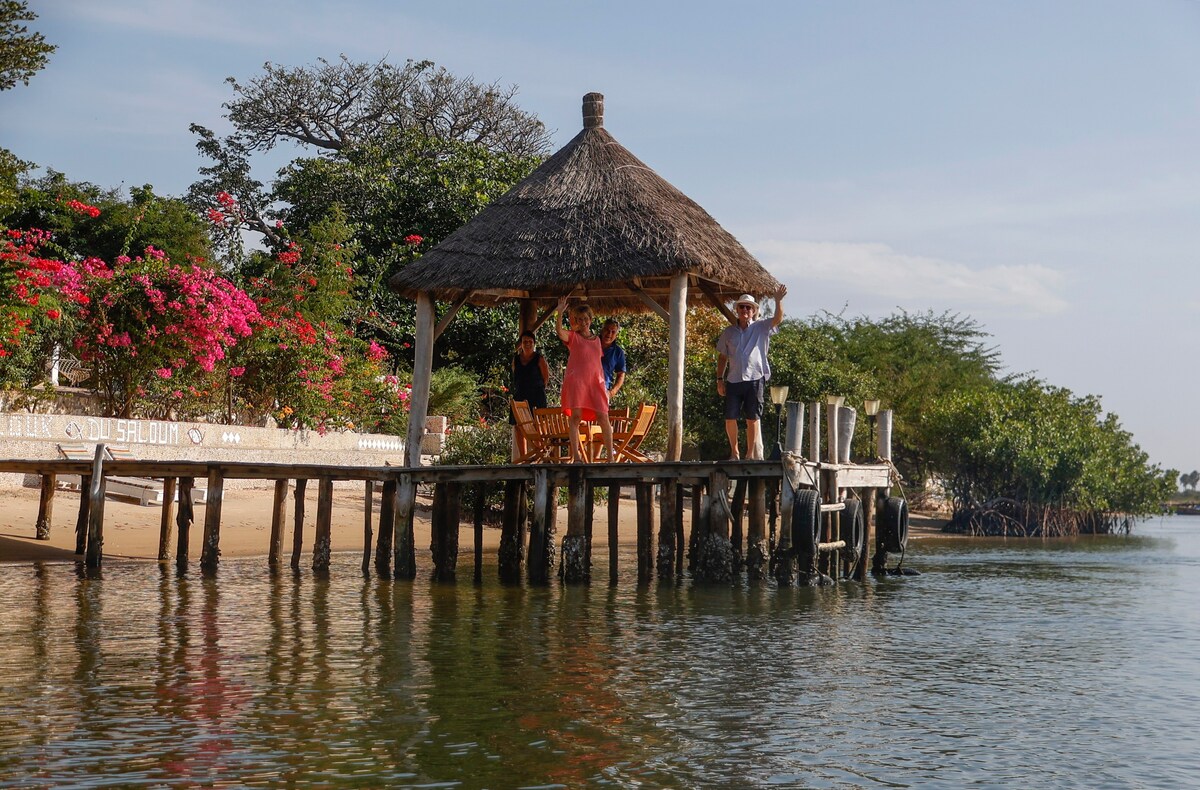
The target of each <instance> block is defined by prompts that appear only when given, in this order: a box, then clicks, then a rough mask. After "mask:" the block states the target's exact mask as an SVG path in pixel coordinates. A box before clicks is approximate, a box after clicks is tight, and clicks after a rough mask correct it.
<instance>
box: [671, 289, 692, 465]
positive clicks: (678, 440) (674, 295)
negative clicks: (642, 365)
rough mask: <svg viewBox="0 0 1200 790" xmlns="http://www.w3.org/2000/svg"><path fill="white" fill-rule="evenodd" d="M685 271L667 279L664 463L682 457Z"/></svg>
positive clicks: (685, 340)
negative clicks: (669, 301) (668, 306)
mask: <svg viewBox="0 0 1200 790" xmlns="http://www.w3.org/2000/svg"><path fill="white" fill-rule="evenodd" d="M687 290H688V276H687V272H679V273H678V274H676V275H674V276H672V277H671V304H670V311H671V316H670V330H671V331H670V347H669V348H668V351H667V370H668V376H669V378H668V380H667V460H668V461H678V460H679V459H680V458H682V457H683V354H684V350H685V349H684V345H685V344H686V343H687V333H686V329H687Z"/></svg>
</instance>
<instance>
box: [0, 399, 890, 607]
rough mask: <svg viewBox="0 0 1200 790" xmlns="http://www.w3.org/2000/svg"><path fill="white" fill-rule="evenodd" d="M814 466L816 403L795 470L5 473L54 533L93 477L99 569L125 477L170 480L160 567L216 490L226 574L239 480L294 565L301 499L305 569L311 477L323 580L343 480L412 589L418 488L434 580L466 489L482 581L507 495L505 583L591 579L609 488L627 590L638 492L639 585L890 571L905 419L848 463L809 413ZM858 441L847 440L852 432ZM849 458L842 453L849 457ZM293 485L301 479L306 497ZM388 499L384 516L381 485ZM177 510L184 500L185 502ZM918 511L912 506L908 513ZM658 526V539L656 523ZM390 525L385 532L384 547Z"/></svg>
mask: <svg viewBox="0 0 1200 790" xmlns="http://www.w3.org/2000/svg"><path fill="white" fill-rule="evenodd" d="M809 411H810V413H809V423H808V425H809V456H810V457H812V458H818V457H821V456H822V452H821V451H822V449H823V450H824V454H823V455H824V457H825V459H826V460H824V461H821V462H816V461H810V460H806V459H805V458H804V457H803V456H802V455H801V454H800V444H801V442H802V436H801V433H802V431H801V427H802V425H803V423H804V418H803V416H802V415H803V406H802V405H801V404H797V403H792V404H789V412H790V414H789V418H790V419H789V422H788V426H789V428H788V432H787V440H786V442H785V443H784V444H785V445H786V447H785V448H784V452H783V453H782V456H783V459H782V460H781V461H721V462H682V461H673V462H662V463H648V464H586V465H569V464H566V465H565V464H540V465H535V466H517V465H504V466H434V467H416V468H414V467H376V466H326V465H312V464H255V463H234V462H201V461H149V460H135V459H121V460H106V453H105V452H104V446H103V445H97V448H96V455H95V458H94V460H92V461H90V462H84V461H78V460H28V461H18V460H7V461H0V471H3V472H25V473H32V474H37V475H40V476H41V479H42V487H41V489H42V497H41V506H40V508H39V514H38V523H37V525H36V530H37V534H38V537H41V538H47V537H48V536H49V525H50V521H51V514H52V510H53V502H54V500H53V497H54V491H55V487H56V486H55V484H56V481H57V478H58V477H59V476H63V475H79V476H80V477H81V478H82V486H81V487H82V489H83V492H82V495H81V497H80V505H79V514H78V518H77V521H76V553H77V554H81V555H83V556H84V559H85V561H86V563H87V564H88V565H89V566H93V567H94V566H98V565H100V564H101V562H102V559H103V542H104V497H105V493H106V487H107V483H108V480H109V479H110V478H112V477H129V476H137V477H153V478H158V479H162V480H163V489H164V496H163V503H162V506H161V507H162V518H161V521H160V536H159V560H160V561H162V562H167V561H169V560H170V555H171V546H172V542H173V541H172V533H173V532H176V535H175V538H176V540H175V541H174V542H175V545H176V547H177V548H176V556H175V562H176V563H177V565H178V566H179V567H180V568H185V567H187V564H188V562H189V558H188V538H189V534H190V530H191V528H192V522H193V504H192V503H193V498H192V496H191V493H192V490H193V488H194V487H195V485H196V481H197V480H198V479H199V480H203V481H206V483H207V488H208V503H207V505H206V508H205V514H204V540H203V548H202V551H201V557H200V566H201V568H203V569H204V570H207V571H213V570H215V569H216V568H217V566H218V561H219V560H218V558H219V556H220V539H221V503H222V499H223V491H224V487H225V481H227V480H273V481H275V497H274V503H273V507H272V511H271V512H272V522H271V536H270V545H269V555H268V562H269V563H270V565H271V566H272V567H278V566H279V565H280V564H281V562H282V561H283V554H284V550H283V536H284V531H285V526H286V521H287V520H288V519H287V499H288V492H289V489H294V502H295V512H294V514H293V519H292V521H293V525H294V526H293V541H292V547H293V551H292V557H291V565H292V567H293V568H298V567H299V563H300V553H301V548H302V546H303V541H304V536H303V525H304V504H305V500H304V497H305V492H306V489H307V486H308V483H309V481H310V480H311V481H316V484H317V486H318V497H317V513H316V524H315V535H314V538H313V569H314V570H315V571H318V572H326V571H328V568H329V555H330V550H331V528H332V523H331V522H332V509H333V484H334V482H335V481H356V480H357V481H362V482H363V483H364V484H365V487H366V493H367V496H366V502H365V508H364V520H363V530H364V549H363V558H362V568H363V571H364V572H369V570H370V567H371V564H372V559H373V564H374V566H375V568H376V571H377V572H378V573H379V574H380V575H384V576H395V577H397V578H413V577H414V576H415V575H416V572H417V547H416V546H415V545H414V539H413V516H414V512H413V511H414V508H413V507H412V503H413V502H414V499H415V497H414V492H415V490H416V488H417V486H423V487H432V489H433V492H434V495H433V523H432V546H431V551H432V555H433V556H432V561H433V575H434V577H435V578H438V579H445V580H449V579H453V578H454V576H455V573H456V566H457V560H458V532H459V525H460V516H461V515H462V514H461V503H462V501H463V493H464V486H473V487H474V488H475V492H476V496H475V497H474V500H475V507H474V513H473V519H472V521H473V526H474V531H475V541H474V542H475V558H474V559H475V575H476V578H478V577H479V574H480V573H481V568H482V544H483V540H482V534H483V520H484V516H485V511H484V507H485V503H486V497H487V494H488V493H489V492H495V491H496V490H497V488H499V489H502V490H503V501H504V507H503V517H502V533H501V541H500V550H499V574H500V578H501V580H502V581H504V582H508V583H517V582H520V581H521V579H522V578H523V577H524V578H526V579H527V580H528V582H529V583H531V584H545V583H547V582H548V581H549V580H550V578H551V575H552V573H553V572H555V568H554V566H555V559H556V555H557V556H558V557H560V558H561V561H560V562H559V563H558V568H557V572H558V573H559V575H560V577H561V578H562V579H563V581H565V582H568V583H579V582H588V581H589V580H590V575H591V574H590V569H591V564H592V563H591V544H592V540H591V537H592V529H593V524H592V520H593V508H592V503H593V499H594V496H595V493H596V491H597V490H602V491H603V492H604V494H606V495H607V498H608V502H609V507H608V525H607V527H608V536H609V540H608V545H609V569H610V581H612V582H615V581H616V578H617V543H618V541H617V524H618V517H619V508H620V498H621V493H622V491H628V490H629V489H633V494H634V496H633V499H634V503H635V504H634V506H635V507H636V512H637V562H638V580H639V582H643V583H644V582H649V581H650V580H651V579H653V578H654V576H655V575H657V577H658V578H659V579H673V578H676V577H681V576H682V575H683V573H684V568H685V558H686V559H687V563H686V565H687V569H688V571H689V572H690V574H691V576H692V577H693V578H694V579H696V580H698V581H713V582H719V581H726V580H729V579H732V578H733V577H734V575H735V574H737V573H740V572H742V571H743V570H744V571H745V573H746V574H747V576H748V577H750V578H764V577H766V576H768V575H773V576H774V577H775V578H776V579H777V580H778V581H779V582H780V583H781V584H790V583H794V582H796V581H797V580H799V582H800V583H806V584H807V583H816V582H820V581H824V580H827V579H838V578H858V579H862V578H865V575H866V573H867V563H866V557H867V554H868V551H869V548H870V547H871V546H874V547H875V554H874V561H873V568H874V569H875V570H880V569H882V568H883V565H884V563H885V560H886V554H887V552H888V551H893V552H894V551H900V550H902V549H903V541H904V539H905V538H906V537H907V535H906V533H907V518H906V512H898V511H897V503H899V504H900V505H901V506H902V504H903V503H902V502H900V501H899V500H896V499H894V498H893V499H887V500H883V501H884V504H885V506H884V507H883V509H882V511H881V515H884V516H885V519H884V521H885V522H886V523H883V522H881V526H883V527H884V528H882V529H875V525H876V518H875V513H876V510H877V507H876V505H877V500H881V498H883V497H886V496H887V493H888V491H889V490H890V487H891V484H892V482H893V480H892V466H891V464H890V462H889V461H888V460H887V459H888V458H889V457H890V434H891V431H890V416H891V415H890V414H887V413H885V414H884V415H881V417H884V418H886V424H885V427H886V430H881V431H880V435H879V443H878V447H877V450H878V458H877V459H876V460H874V461H873V462H871V463H861V464H855V463H849V462H848V453H847V452H846V451H845V449H844V447H845V445H846V444H848V442H849V437H848V436H839V423H838V407H837V406H833V405H831V406H828V407H827V409H826V413H827V427H828V431H827V437H826V441H825V443H824V447H823V448H822V446H821V442H820V438H821V434H822V431H821V430H820V428H821V426H820V419H819V415H820V412H821V411H822V408H821V407H818V405H817V404H810V410H809ZM843 433H844V432H843ZM840 446H841V447H842V449H841V451H840V452H839V447H840ZM839 458H841V462H839V461H838V459H839ZM292 481H295V484H294V486H293V485H292ZM376 486H379V487H381V488H382V492H381V493H382V499H381V504H380V506H379V508H378V511H379V512H378V518H376V517H375V512H374V511H375V508H374V505H373V502H374V492H375V487H376ZM560 488H565V489H566V497H567V508H566V513H567V516H566V521H567V523H566V533H565V535H563V538H562V540H561V543H559V542H556V539H555V537H556V527H557V525H556V523H555V522H556V520H557V512H558V507H557V503H558V502H559V490H560ZM689 496H690V500H691V519H690V532H689V531H688V530H687V529H686V527H687V526H689V525H685V523H684V522H685V511H686V508H685V507H684V503H685V499H686V498H687V497H689ZM176 500H178V502H176ZM900 511H903V508H902V507H901V508H900ZM656 521H657V525H658V528H657V531H655V528H654V527H655V522H656ZM376 529H377V531H378V534H377V535H376V534H375V533H376Z"/></svg>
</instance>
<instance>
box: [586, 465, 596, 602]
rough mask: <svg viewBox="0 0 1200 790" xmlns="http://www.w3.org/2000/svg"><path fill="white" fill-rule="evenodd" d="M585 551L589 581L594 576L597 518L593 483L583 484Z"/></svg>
mask: <svg viewBox="0 0 1200 790" xmlns="http://www.w3.org/2000/svg"><path fill="white" fill-rule="evenodd" d="M583 491H584V495H583V496H584V500H585V501H584V503H583V551H584V558H583V561H584V567H585V568H587V569H588V581H591V578H592V532H593V527H594V526H595V525H594V523H593V522H594V521H595V520H596V487H595V486H594V485H592V484H591V483H588V482H585V483H584V484H583Z"/></svg>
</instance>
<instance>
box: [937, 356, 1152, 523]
mask: <svg viewBox="0 0 1200 790" xmlns="http://www.w3.org/2000/svg"><path fill="white" fill-rule="evenodd" d="M924 424H925V428H926V436H927V440H928V441H929V442H930V444H929V446H928V452H929V457H930V460H931V462H932V464H933V466H934V468H936V469H937V470H938V471H939V472H940V473H941V474H942V475H943V476H944V478H945V482H946V487H947V490H948V492H949V493H950V494H951V496H952V500H953V505H954V511H955V516H954V521H955V523H956V524H957V525H958V526H959V527H960V528H962V529H965V530H970V531H984V532H1001V533H1004V534H1008V533H1010V532H1012V531H1016V532H1018V533H1019V534H1073V533H1077V532H1104V531H1109V530H1110V529H1112V528H1114V527H1115V526H1116V525H1119V524H1121V523H1126V524H1127V521H1126V519H1127V517H1129V516H1139V515H1147V514H1150V513H1154V512H1157V510H1158V508H1159V506H1160V503H1161V502H1163V501H1165V497H1166V496H1167V495H1168V494H1169V493H1170V492H1171V491H1172V490H1173V489H1174V487H1175V472H1173V471H1171V470H1167V471H1164V470H1162V469H1160V468H1159V467H1158V466H1155V465H1152V464H1150V463H1149V458H1148V457H1147V455H1146V454H1145V453H1144V452H1142V450H1141V449H1140V448H1139V447H1138V446H1137V445H1136V444H1134V442H1133V440H1132V436H1131V435H1130V434H1129V433H1128V432H1126V431H1124V430H1123V429H1122V428H1121V426H1120V423H1119V422H1118V421H1117V418H1116V417H1115V416H1113V415H1107V414H1104V412H1103V410H1102V409H1101V407H1100V402H1099V399H1097V398H1095V397H1094V396H1086V397H1077V396H1075V395H1074V394H1072V393H1071V392H1070V391H1069V390H1066V389H1063V388H1059V387H1051V386H1048V385H1046V384H1043V383H1042V382H1040V381H1037V380H1034V379H1024V380H1021V381H1017V382H996V383H994V384H993V385H992V386H990V387H986V388H978V389H974V390H961V391H957V392H948V393H945V394H943V395H942V396H941V397H940V398H938V399H937V400H936V401H935V402H933V403H932V404H931V405H930V407H929V409H928V412H927V414H926V418H925V423H924Z"/></svg>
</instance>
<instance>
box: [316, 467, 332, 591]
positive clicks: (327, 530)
mask: <svg viewBox="0 0 1200 790" xmlns="http://www.w3.org/2000/svg"><path fill="white" fill-rule="evenodd" d="M332 540H333V479H332V478H329V477H322V478H320V481H319V483H318V484H317V524H316V536H315V537H314V539H313V559H312V569H313V572H314V573H320V574H327V573H329V555H330V552H331V551H332V545H331V544H332Z"/></svg>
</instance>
